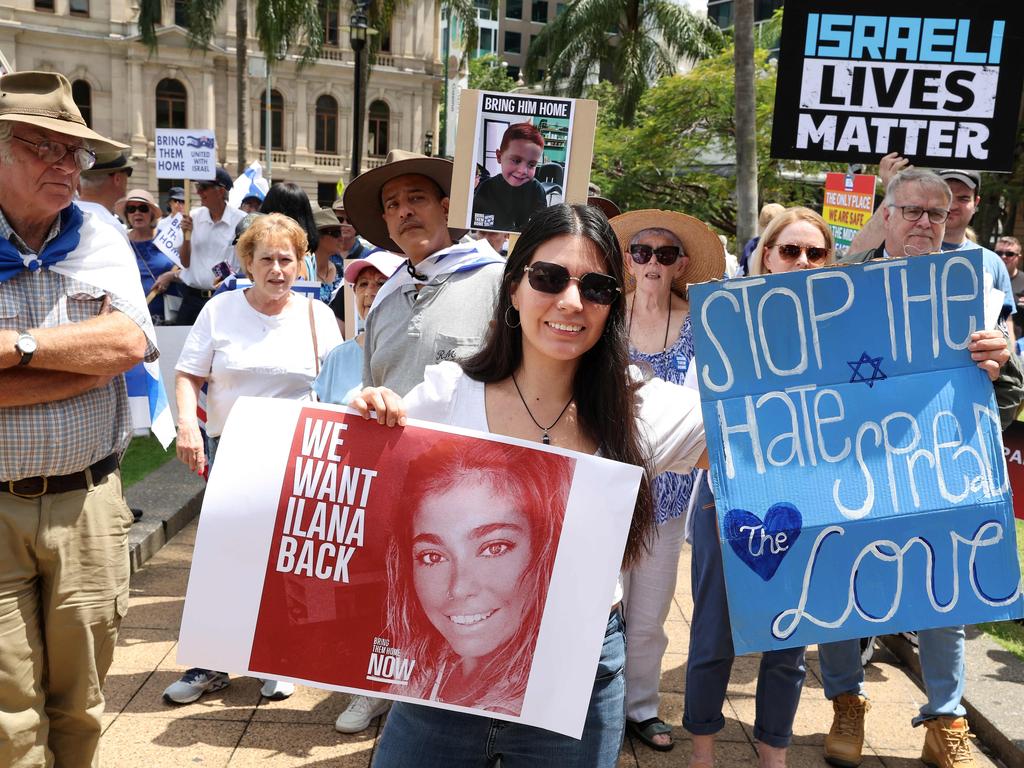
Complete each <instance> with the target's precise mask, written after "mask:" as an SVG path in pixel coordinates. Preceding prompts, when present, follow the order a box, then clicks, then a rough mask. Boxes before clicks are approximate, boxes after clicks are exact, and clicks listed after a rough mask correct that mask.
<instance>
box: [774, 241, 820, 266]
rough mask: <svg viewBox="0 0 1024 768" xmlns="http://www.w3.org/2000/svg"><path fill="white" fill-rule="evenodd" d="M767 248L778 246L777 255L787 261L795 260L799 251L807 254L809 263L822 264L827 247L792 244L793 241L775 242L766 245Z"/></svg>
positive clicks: (798, 256)
mask: <svg viewBox="0 0 1024 768" xmlns="http://www.w3.org/2000/svg"><path fill="white" fill-rule="evenodd" d="M768 247H769V248H778V249H779V255H780V256H781V257H782V258H784V259H786V260H787V261H796V260H797V259H799V258H800V254H801V253H806V254H807V261H809V262H810V263H811V264H824V263H825V260H826V259H827V258H828V248H818V247H817V246H813V245H812V246H810V247H807V246H803V245H794V244H793V243H776V244H775V245H770V246H768Z"/></svg>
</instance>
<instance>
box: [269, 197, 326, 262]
mask: <svg viewBox="0 0 1024 768" xmlns="http://www.w3.org/2000/svg"><path fill="white" fill-rule="evenodd" d="M260 213H264V214H266V213H281V214H284V215H285V216H287V217H288V218H289V219H292V220H293V221H294V222H295V223H296V224H298V225H299V226H300V227H302V229H303V231H304V232H305V233H306V241H307V242H308V243H309V245H308V246H307V247H308V250H307V251H306V253H304V254H302V256H301V257H300V258H301V263H302V269H301V270H300V274H299V278H300V279H305V280H316V279H317V276H316V256H315V255H314V254H315V253H316V249H317V246H319V245H320V231H319V230H318V229H317V227H316V220H315V219H314V218H313V205H312V204H311V203H310V202H309V195H307V194H306V193H305V192H304V191H303V189H302V187H300V186H299V185H298V184H296V183H295V182H292V181H281V182H278V183H277V184H275V185H274V186H272V187H271V188H270V190H269V191H268V192H267V196H266V197H264V198H263V204H262V205H261V206H260Z"/></svg>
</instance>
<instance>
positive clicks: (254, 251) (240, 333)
mask: <svg viewBox="0 0 1024 768" xmlns="http://www.w3.org/2000/svg"><path fill="white" fill-rule="evenodd" d="M306 248H307V241H306V233H305V232H304V231H303V229H302V227H300V226H299V225H298V224H296V223H295V221H293V220H292V219H290V218H288V217H287V216H283V215H281V214H269V215H266V216H261V217H260V218H259V219H257V220H256V221H255V222H253V224H252V226H250V227H249V229H248V230H246V232H245V234H244V235H242V236H241V238H239V240H238V244H237V246H236V253H237V254H238V260H239V262H240V263H241V265H242V268H243V269H244V270H245V272H246V274H247V275H248V276H249V278H250V279H251V280H252V287H251V288H246V289H245V290H244V291H228V292H226V293H222V294H219V295H217V296H214V297H213V298H212V299H211V300H210V301H209V302H208V303H207V304H206V306H205V307H203V310H202V312H200V313H199V317H197V318H196V322H195V325H193V326H192V330H191V332H190V333H189V335H188V338H187V339H186V340H185V346H184V347H183V348H182V350H181V356H180V357H179V358H178V364H177V366H176V369H177V376H176V377H175V386H174V389H175V395H176V397H177V400H178V458H179V459H181V461H182V462H184V463H185V464H186V465H187V466H188V468H189V469H190V470H192V471H193V472H197V473H200V474H202V472H203V470H204V469H205V466H206V457H205V454H204V452H203V440H202V436H201V435H200V432H199V423H198V420H197V416H196V408H197V405H198V401H199V391H200V389H201V388H202V386H203V385H204V384H208V385H209V386H208V387H207V393H206V432H207V434H208V435H209V437H210V463H211V465H212V463H213V460H214V456H215V455H216V445H217V442H218V440H219V439H220V433H221V431H222V430H223V429H224V422H225V421H226V420H227V417H228V413H229V412H230V411H231V406H232V405H234V403H235V401H236V400H237V399H238V398H239V397H242V396H243V395H251V396H257V397H280V398H286V399H289V400H303V399H308V398H309V397H310V394H311V385H312V383H313V379H315V378H316V375H317V373H318V372H319V371H320V365H321V363H322V362H323V360H324V358H325V357H326V356H327V354H328V353H329V352H330V351H331V350H332V349H334V348H335V347H336V346H338V345H339V344H340V343H341V341H342V338H341V332H340V331H339V330H338V323H337V321H336V320H335V317H334V313H333V312H332V311H331V309H330V308H329V307H328V306H327V305H326V304H324V303H323V302H321V301H312V300H310V299H307V298H304V297H302V296H299V295H298V294H296V293H293V292H292V290H291V288H292V285H293V284H294V283H295V280H296V277H297V275H298V273H299V264H300V263H301V258H302V256H303V254H305V253H306ZM227 684H228V676H227V674H226V673H224V672H216V671H213V670H205V669H190V670H188V672H186V673H185V675H184V676H183V677H182V678H181V680H179V681H178V682H176V683H174V684H172V685H171V686H170V687H169V688H168V689H167V690H166V691H164V699H165V700H167V701H169V702H171V703H175V704H187V703H189V702H191V701H195V700H196V699H198V698H199V697H200V696H202V695H203V694H204V693H208V692H210V691H215V690H219V689H221V688H223V687H224V686H226V685H227ZM290 688H291V684H290V683H279V682H277V681H274V680H268V681H267V682H266V684H265V685H264V686H263V695H264V696H267V697H268V698H279V699H280V698H285V697H286V696H288V695H290V693H291V691H290V690H289V689H290Z"/></svg>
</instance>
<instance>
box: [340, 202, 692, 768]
mask: <svg viewBox="0 0 1024 768" xmlns="http://www.w3.org/2000/svg"><path fill="white" fill-rule="evenodd" d="M622 286H623V261H622V251H621V249H620V247H619V243H618V240H617V238H616V236H615V234H614V232H613V231H612V229H611V227H610V225H609V224H608V220H607V219H606V218H605V217H604V215H603V214H602V213H601V212H600V211H599V210H598V209H597V208H591V207H589V206H568V205H558V206H551V207H550V208H546V209H544V210H543V211H541V212H540V213H538V214H536V215H535V216H534V217H533V218H532V219H531V220H530V223H529V224H527V226H526V228H525V230H524V231H523V233H522V235H521V236H520V238H519V241H518V243H517V244H516V247H515V248H514V249H513V251H512V253H511V254H510V256H509V260H508V262H507V264H506V267H505V276H504V279H503V282H502V289H501V291H500V293H499V297H498V304H497V306H496V307H495V314H494V319H493V320H492V322H491V331H490V333H489V335H488V338H487V341H486V342H485V344H484V347H483V349H481V351H480V352H479V353H477V354H476V355H475V356H473V357H472V358H470V359H468V360H466V361H465V362H463V363H462V366H461V368H460V367H459V366H458V365H456V364H455V363H451V362H445V363H441V364H440V365H436V366H430V367H428V368H427V369H426V375H425V378H424V381H423V383H422V384H420V385H419V386H417V387H416V388H415V389H413V390H412V391H411V392H410V393H409V394H408V395H407V396H406V397H405V399H404V400H402V399H399V398H398V397H397V395H395V394H394V393H393V392H391V391H390V390H387V389H378V388H367V389H364V390H363V393H362V394H361V395H359V396H357V397H356V398H354V399H353V401H352V403H351V405H352V407H354V408H357V409H359V410H361V411H362V412H363V413H364V414H366V413H368V412H369V409H370V408H373V409H375V410H376V411H377V414H378V420H379V421H381V423H389V424H392V425H394V424H396V423H404V420H405V415H406V414H408V415H409V416H413V417H415V418H420V419H426V420H429V421H436V422H441V423H444V424H449V425H453V426H459V427H464V428H471V429H477V430H482V431H486V432H493V433H495V434H501V435H507V436H510V437H516V438H520V439H523V440H533V441H535V442H541V443H545V444H550V445H557V446H559V447H561V448H568V449H571V450H574V451H580V452H584V453H590V454H600V455H601V456H603V457H605V458H609V459H613V460H616V461H621V462H625V463H629V464H635V465H639V466H641V467H644V468H645V469H646V470H647V471H646V472H645V475H644V478H643V480H642V481H641V485H640V491H639V493H638V496H637V501H636V504H635V506H634V508H633V509H623V510H622V514H623V515H628V516H629V517H630V519H631V521H632V522H631V528H630V533H629V536H628V538H627V541H626V552H625V558H624V562H623V563H622V567H624V568H628V567H629V566H630V565H631V564H632V563H634V562H636V560H637V559H638V558H639V557H640V555H641V554H642V553H643V552H644V550H645V548H646V546H647V544H648V541H649V538H650V536H651V535H652V533H653V527H654V522H653V520H654V518H653V514H652V496H651V486H650V479H651V478H652V477H654V475H655V474H657V473H659V472H664V471H673V472H688V471H690V469H692V468H693V466H694V465H695V464H696V462H697V460H698V458H699V457H700V456H701V454H702V453H703V451H704V426H703V423H702V421H701V414H700V403H699V401H698V396H697V393H696V392H694V391H693V390H686V389H683V388H681V387H679V386H676V385H673V384H668V383H666V382H664V381H661V380H660V379H652V380H650V381H648V382H642V381H641V380H640V378H639V373H638V371H637V370H636V369H635V368H634V369H630V368H629V351H628V337H627V328H626V313H625V307H624V304H623V300H622ZM621 598H622V585H621V580H620V583H619V585H618V586H617V588H616V593H615V595H614V596H613V597H612V600H611V608H612V610H611V614H610V616H609V622H608V627H607V631H606V634H605V638H604V643H603V646H602V652H601V658H600V660H599V662H598V666H597V669H596V670H595V680H594V688H593V691H592V694H591V699H590V705H589V709H588V712H587V719H586V724H585V726H584V730H583V736H582V738H581V739H579V740H577V739H573V738H570V737H568V736H562V735H559V734H556V733H553V732H551V731H546V730H543V729H541V728H535V727H531V726H526V725H521V724H517V723H509V722H503V721H497V720H491V719H489V718H486V717H479V716H473V715H467V714H463V713H459V712H452V711H446V710H440V709H435V708H430V707H425V706H420V705H416V704H408V703H404V702H402V703H396V704H395V705H394V706H393V707H392V709H391V714H390V715H388V720H387V724H386V725H385V727H384V732H383V735H382V736H381V739H380V741H379V742H378V745H377V748H376V753H375V755H374V768H389V767H390V766H398V765H409V764H411V763H412V762H415V764H416V765H417V766H420V768H441V766H444V768H461V766H466V767H467V768H468V767H469V766H480V765H486V764H488V763H489V762H490V761H491V760H492V759H493V758H494V757H495V756H496V755H500V756H501V759H502V765H503V766H504V767H505V768H520V766H524V767H525V766H529V767H530V768H546V767H547V766H551V768H554V767H555V766H557V767H558V768H610V767H611V766H614V765H615V764H616V762H617V760H618V755H619V749H620V747H621V744H622V737H623V732H624V729H625V713H624V692H625V684H624V678H623V665H624V663H625V643H624V635H623V624H622V617H621V611H620V606H619V601H620V600H621Z"/></svg>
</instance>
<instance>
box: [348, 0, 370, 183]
mask: <svg viewBox="0 0 1024 768" xmlns="http://www.w3.org/2000/svg"><path fill="white" fill-rule="evenodd" d="M366 6H367V0H358V2H357V3H356V7H355V10H354V11H353V12H352V16H351V18H350V19H349V30H348V41H349V43H350V44H351V45H352V52H353V53H355V55H356V66H355V78H356V80H355V104H354V105H353V106H354V110H353V111H354V115H353V118H352V119H353V129H352V169H351V174H350V175H349V181H351V180H352V179H354V178H355V177H356V176H358V175H359V166H360V160H361V158H362V156H363V49H365V48H366V37H367V34H368V31H367V29H368V27H369V24H368V22H367V18H366Z"/></svg>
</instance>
